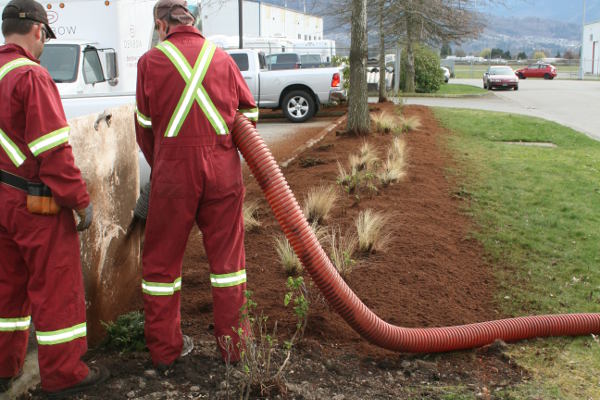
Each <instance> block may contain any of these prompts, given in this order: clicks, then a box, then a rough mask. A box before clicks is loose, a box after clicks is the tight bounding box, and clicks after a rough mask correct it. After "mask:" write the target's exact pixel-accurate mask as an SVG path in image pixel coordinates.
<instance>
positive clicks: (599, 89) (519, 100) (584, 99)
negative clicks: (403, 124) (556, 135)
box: [403, 79, 600, 140]
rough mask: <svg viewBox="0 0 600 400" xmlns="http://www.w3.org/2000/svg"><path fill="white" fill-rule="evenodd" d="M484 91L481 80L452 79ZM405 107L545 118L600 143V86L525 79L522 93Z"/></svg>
mask: <svg viewBox="0 0 600 400" xmlns="http://www.w3.org/2000/svg"><path fill="white" fill-rule="evenodd" d="M450 83H451V84H452V83H462V84H467V85H474V86H479V87H481V85H482V83H481V80H480V79H452V80H451V81H450ZM403 100H404V103H405V104H421V105H426V106H434V107H455V108H471V109H478V110H492V111H502V112H509V113H516V114H524V115H529V116H534V117H540V118H544V119H547V120H550V121H554V122H558V123H559V124H562V125H565V126H568V127H571V128H573V129H575V130H577V131H580V132H583V133H585V134H586V135H588V136H590V137H592V138H594V139H596V140H600V110H599V106H600V82H595V81H594V82H590V81H575V80H552V81H547V80H543V79H525V80H521V81H520V82H519V90H518V91H516V92H515V91H512V90H508V91H504V90H494V91H492V93H490V94H489V95H486V96H482V97H466V98H454V99H450V98H448V99H442V98H425V97H422V98H418V97H413V98H404V99H403Z"/></svg>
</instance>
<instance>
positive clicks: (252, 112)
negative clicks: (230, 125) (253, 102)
mask: <svg viewBox="0 0 600 400" xmlns="http://www.w3.org/2000/svg"><path fill="white" fill-rule="evenodd" d="M239 111H240V113H242V114H243V115H244V116H245V117H246V118H248V119H249V120H250V121H252V122H258V108H249V109H247V110H239Z"/></svg>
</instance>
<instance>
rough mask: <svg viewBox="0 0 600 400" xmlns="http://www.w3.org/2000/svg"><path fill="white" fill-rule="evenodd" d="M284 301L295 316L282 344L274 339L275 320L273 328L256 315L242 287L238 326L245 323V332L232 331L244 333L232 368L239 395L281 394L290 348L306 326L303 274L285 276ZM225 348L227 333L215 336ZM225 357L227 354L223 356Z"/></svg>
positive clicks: (228, 346)
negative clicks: (294, 320) (241, 305)
mask: <svg viewBox="0 0 600 400" xmlns="http://www.w3.org/2000/svg"><path fill="white" fill-rule="evenodd" d="M286 288H287V290H288V291H287V292H286V294H285V298H284V303H285V305H286V306H287V305H289V304H293V305H294V314H295V315H296V317H297V318H298V323H297V324H296V331H295V332H294V334H293V335H292V337H291V339H289V340H286V341H285V342H284V343H283V345H280V344H279V341H278V340H277V321H275V323H274V326H273V329H272V330H271V331H269V329H268V327H267V321H268V317H267V316H265V315H264V314H262V313H261V314H260V315H259V316H257V315H256V306H257V304H256V302H254V301H253V300H252V292H250V291H246V293H245V295H246V304H245V305H244V306H243V307H242V309H241V310H240V326H247V327H248V328H247V329H248V332H247V334H244V333H243V332H241V330H238V331H237V332H233V334H236V335H240V336H242V335H243V336H244V337H245V340H244V343H243V344H242V343H240V349H239V350H240V362H239V364H238V367H237V369H238V371H235V372H236V374H235V378H236V383H238V384H239V385H240V398H242V399H249V398H250V397H251V396H252V398H263V397H271V396H274V395H277V394H285V393H286V386H285V376H284V371H285V368H286V367H287V366H288V363H289V360H290V357H291V354H292V348H293V346H294V345H295V344H296V342H297V341H298V340H299V338H300V337H301V336H302V334H303V332H304V329H305V327H306V321H307V317H308V309H309V302H308V300H307V298H306V296H305V293H306V288H305V285H304V280H303V278H301V277H300V278H296V279H293V278H288V281H287V282H286ZM219 342H220V343H221V345H222V346H223V348H225V349H229V351H231V350H232V346H233V345H232V341H231V337H230V336H224V337H221V338H219ZM227 359H229V357H227ZM233 368H234V367H233V366H232V365H231V363H229V362H226V375H225V376H226V383H227V397H228V398H229V395H230V392H229V390H230V387H231V382H230V381H231V380H232V377H233V375H234V374H232V369H233Z"/></svg>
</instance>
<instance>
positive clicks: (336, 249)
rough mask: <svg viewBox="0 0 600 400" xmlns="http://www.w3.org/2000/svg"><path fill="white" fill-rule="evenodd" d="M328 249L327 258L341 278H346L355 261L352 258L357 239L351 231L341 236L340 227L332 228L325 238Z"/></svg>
mask: <svg viewBox="0 0 600 400" xmlns="http://www.w3.org/2000/svg"><path fill="white" fill-rule="evenodd" d="M327 239H328V242H329V243H328V244H329V248H330V252H329V257H330V258H331V262H332V263H333V265H334V266H335V268H336V269H337V270H338V272H339V273H340V275H341V276H342V278H344V279H345V278H347V277H348V275H350V273H351V272H352V270H353V268H354V265H355V264H356V261H354V259H353V258H352V256H353V255H354V253H355V252H356V246H357V245H358V238H357V237H356V234H354V232H352V231H348V232H346V234H345V235H343V234H342V229H341V228H340V227H333V228H331V230H330V231H329V236H328V237H327Z"/></svg>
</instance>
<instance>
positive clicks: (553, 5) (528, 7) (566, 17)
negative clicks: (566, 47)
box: [482, 0, 600, 26]
mask: <svg viewBox="0 0 600 400" xmlns="http://www.w3.org/2000/svg"><path fill="white" fill-rule="evenodd" d="M504 3H505V5H504V6H500V5H497V6H493V7H485V8H484V9H483V10H482V11H484V12H486V13H490V14H493V15H499V16H503V17H509V18H519V17H538V18H542V19H552V20H557V21H562V22H568V23H574V24H578V25H579V26H581V17H582V14H583V0H505V1H504ZM598 20H600V0H586V7H585V21H586V23H589V22H595V21H598Z"/></svg>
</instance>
